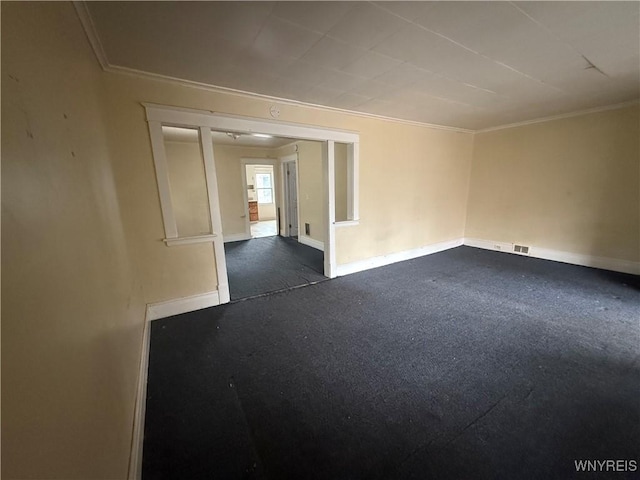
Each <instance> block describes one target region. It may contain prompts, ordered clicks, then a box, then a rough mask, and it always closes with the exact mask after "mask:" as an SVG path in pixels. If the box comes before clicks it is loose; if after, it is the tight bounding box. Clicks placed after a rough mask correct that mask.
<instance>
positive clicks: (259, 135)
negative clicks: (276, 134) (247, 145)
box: [251, 133, 273, 138]
mask: <svg viewBox="0 0 640 480" xmlns="http://www.w3.org/2000/svg"><path fill="white" fill-rule="evenodd" d="M251 135H252V136H254V137H258V138H273V135H267V134H266V133H252V134H251Z"/></svg>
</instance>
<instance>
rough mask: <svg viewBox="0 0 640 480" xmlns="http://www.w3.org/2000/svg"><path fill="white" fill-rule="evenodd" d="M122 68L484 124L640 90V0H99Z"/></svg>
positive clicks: (111, 49) (110, 57)
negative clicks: (419, 0)
mask: <svg viewBox="0 0 640 480" xmlns="http://www.w3.org/2000/svg"><path fill="white" fill-rule="evenodd" d="M86 5H87V8H88V11H89V13H90V16H91V18H92V21H93V24H94V28H95V31H96V34H97V37H98V38H99V41H100V43H101V45H102V48H103V50H104V53H105V56H106V59H107V62H108V64H109V65H111V66H118V67H126V68H129V69H135V70H140V71H144V72H150V73H155V74H161V75H165V76H170V77H175V78H179V79H185V80H190V81H195V82H201V83H205V84H209V85H214V86H222V87H228V88H233V89H237V90H242V91H247V92H253V93H259V94H263V95H270V96H275V97H280V98H286V99H291V100H296V101H301V102H307V103H312V104H316V105H324V106H329V107H336V108H340V109H346V110H352V111H357V112H363V113H369V114H375V115H382V116H387V117H394V118H399V119H404V120H412V121H418V122H424V123H431V124H439V125H446V126H454V127H459V128H466V129H473V130H476V129H482V128H488V127H493V126H498V125H505V124H510V123H515V122H521V121H526V120H530V119H535V118H540V117H545V116H551V115H558V114H563V113H569V112H574V111H578V110H583V109H588V108H594V107H599V106H605V105H611V104H616V103H621V102H626V101H630V100H634V99H637V98H638V97H639V96H640V40H639V39H640V3H638V2H87V4H86Z"/></svg>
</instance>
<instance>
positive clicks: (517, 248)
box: [513, 245, 529, 253]
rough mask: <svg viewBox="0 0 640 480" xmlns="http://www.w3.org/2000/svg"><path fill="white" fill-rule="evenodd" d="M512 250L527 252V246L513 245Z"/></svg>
mask: <svg viewBox="0 0 640 480" xmlns="http://www.w3.org/2000/svg"><path fill="white" fill-rule="evenodd" d="M513 251H514V252H518V253H529V247H525V246H524V245H514V246H513Z"/></svg>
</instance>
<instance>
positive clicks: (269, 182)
mask: <svg viewBox="0 0 640 480" xmlns="http://www.w3.org/2000/svg"><path fill="white" fill-rule="evenodd" d="M256 187H257V190H258V203H273V178H272V177H271V174H270V173H256Z"/></svg>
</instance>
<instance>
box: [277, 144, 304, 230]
mask: <svg viewBox="0 0 640 480" xmlns="http://www.w3.org/2000/svg"><path fill="white" fill-rule="evenodd" d="M286 163H294V164H295V166H296V204H297V205H296V207H297V208H296V212H297V216H296V223H297V225H298V235H300V200H299V198H298V195H299V193H300V187H299V186H298V185H299V183H300V177H299V175H298V166H299V165H298V153H297V152H296V153H292V154H291V155H286V156H284V157H280V172H281V178H282V197H281V198H282V203H281V208H282V211H283V212H284V215H283V218H284V228H283V229H281V234H282V236H284V237H290V236H291V229H290V228H289V225H290V224H291V220H292V219H291V218H289V216H290V213H291V212H289V182H288V179H287V171H286V165H285V164H286Z"/></svg>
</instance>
